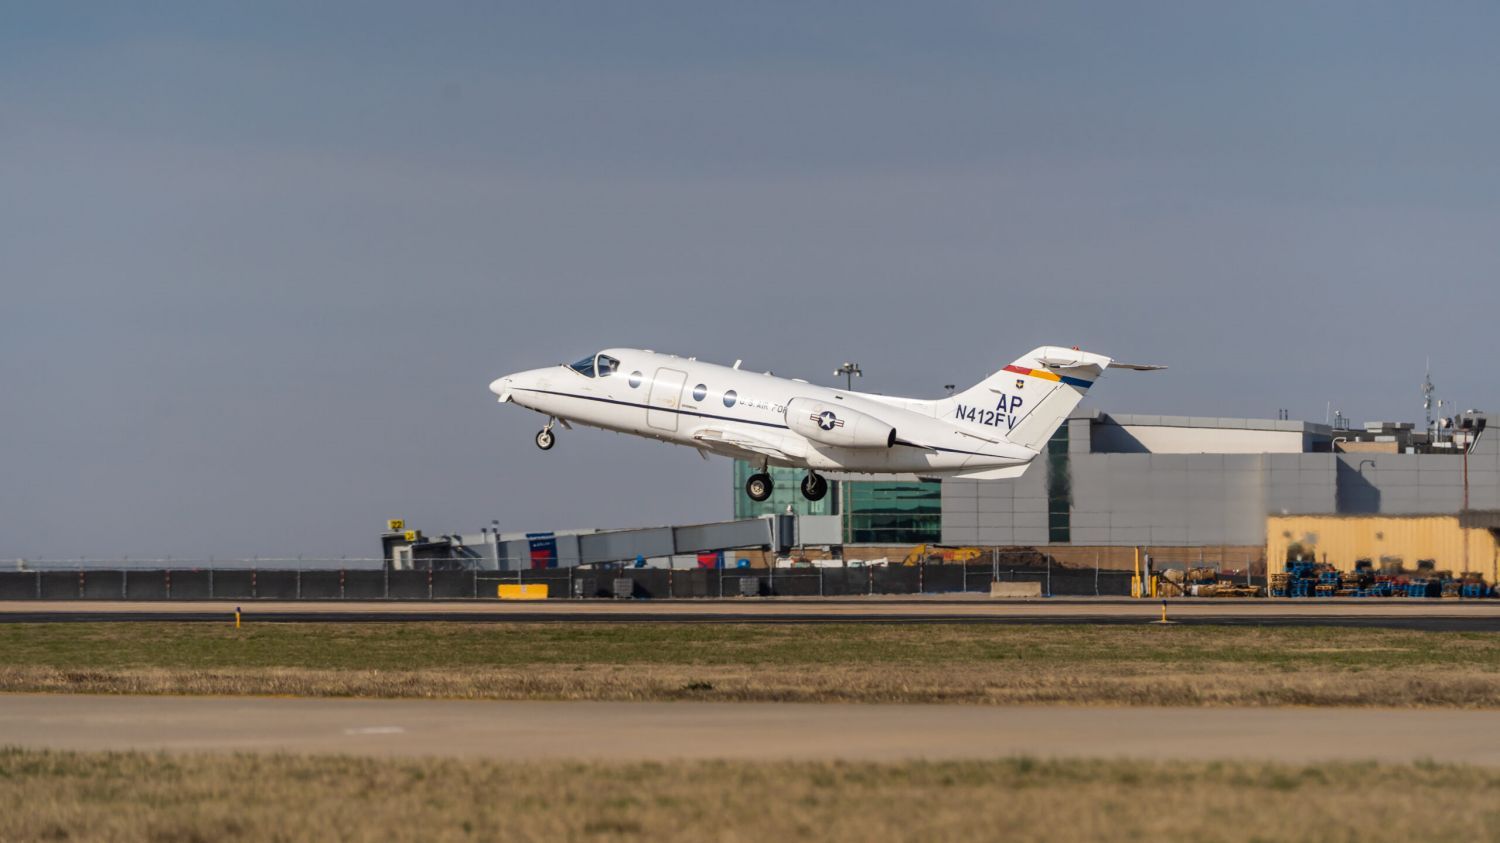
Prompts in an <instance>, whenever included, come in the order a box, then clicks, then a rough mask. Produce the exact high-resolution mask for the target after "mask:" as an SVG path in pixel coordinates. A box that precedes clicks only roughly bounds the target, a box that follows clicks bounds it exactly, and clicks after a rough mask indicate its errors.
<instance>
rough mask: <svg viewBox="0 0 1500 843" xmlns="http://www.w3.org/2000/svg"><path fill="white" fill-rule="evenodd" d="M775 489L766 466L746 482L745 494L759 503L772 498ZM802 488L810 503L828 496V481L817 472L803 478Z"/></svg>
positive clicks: (803, 494)
mask: <svg viewBox="0 0 1500 843" xmlns="http://www.w3.org/2000/svg"><path fill="white" fill-rule="evenodd" d="M775 488H776V487H775V486H774V485H773V484H772V483H771V475H770V474H768V473H767V472H766V468H765V466H761V469H760V471H759V472H757V473H755V474H752V475H750V477H749V479H747V480H746V481H745V494H747V495H749V496H750V500H752V501H756V502H757V503H758V502H760V501H764V500H766V499H767V498H769V497H771V492H772V491H774V490H775ZM801 488H802V497H804V498H807V499H808V500H810V501H820V500H822V499H823V498H825V497H827V496H828V479H827V478H826V477H824V476H823V475H821V474H819V473H817V472H816V471H809V472H808V473H807V476H805V477H803V478H802V484H801Z"/></svg>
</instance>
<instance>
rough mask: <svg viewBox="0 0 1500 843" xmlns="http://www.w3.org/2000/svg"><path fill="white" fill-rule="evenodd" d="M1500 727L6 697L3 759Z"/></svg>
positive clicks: (1132, 716)
mask: <svg viewBox="0 0 1500 843" xmlns="http://www.w3.org/2000/svg"><path fill="white" fill-rule="evenodd" d="M1497 736H1500V711H1426V710H1413V711H1400V710H1387V709H1367V708H1353V709H1277V708H1269V709H1212V708H1082V707H1080V708H1071V707H1030V706H1021V707H990V706H939V705H845V704H827V705H821V704H788V703H771V704H758V703H692V702H673V703H609V702H566V703H560V702H473V701H443V700H359V699H282V698H259V697H249V698H233V697H227V698H226V697H145V696H135V697H132V696H52V695H25V694H23V695H7V696H0V745H11V746H21V747H30V748H52V749H73V750H125V749H137V750H165V751H173V752H187V751H207V750H213V751H251V752H273V751H285V752H296V753H347V754H355V755H375V756H398V757H400V756H428V755H435V756H454V757H486V758H502V759H511V760H532V759H582V760H608V761H625V760H659V761H669V760H675V759H709V758H724V759H746V760H773V759H791V760H797V759H803V760H812V759H817V760H825V759H846V760H874V761H894V760H905V759H933V760H939V759H980V758H997V757H1005V756H1014V755H1028V756H1034V757H1038V758H1048V757H1105V758H1115V757H1129V758H1161V759H1167V758H1171V759H1200V760H1206V759H1252V760H1266V761H1287V762H1314V761H1331V760H1378V761H1393V762H1409V761H1418V760H1424V759H1431V760H1435V761H1443V762H1457V763H1467V764H1481V765H1488V766H1500V737H1497Z"/></svg>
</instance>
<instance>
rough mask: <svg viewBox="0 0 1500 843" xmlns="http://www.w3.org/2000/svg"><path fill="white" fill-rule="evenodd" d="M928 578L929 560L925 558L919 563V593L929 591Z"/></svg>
mask: <svg viewBox="0 0 1500 843" xmlns="http://www.w3.org/2000/svg"><path fill="white" fill-rule="evenodd" d="M926 578H927V560H925V559H924V560H922V561H921V562H918V563H917V593H918V594H926V593H927V584H926Z"/></svg>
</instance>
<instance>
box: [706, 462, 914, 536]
mask: <svg viewBox="0 0 1500 843" xmlns="http://www.w3.org/2000/svg"><path fill="white" fill-rule="evenodd" d="M754 473H755V468H754V466H752V465H751V464H750V463H747V462H745V461H744V460H735V461H734V517H735V518H756V517H759V516H762V515H772V514H776V515H780V514H783V513H785V512H786V508H787V506H791V508H792V512H794V513H796V514H798V515H839V514H843V516H844V541H845V542H847V543H849V544H893V545H899V544H922V543H936V542H939V541H941V540H942V537H943V493H942V485H941V484H939V483H917V482H905V481H889V482H886V481H880V482H875V481H857V482H844V483H835V482H832V481H829V489H828V496H827V497H825V498H823V499H822V500H820V501H810V500H808V499H806V498H804V497H802V490H801V489H800V488H799V486H800V484H801V483H802V476H803V474H805V472H804V471H803V470H802V469H800V468H776V467H774V466H773V467H772V468H771V483H772V484H773V486H774V488H773V490H772V492H771V497H770V498H768V499H767V500H764V501H762V502H760V503H756V502H755V501H752V500H750V497H749V496H748V495H746V494H745V481H746V480H748V479H749V478H750V475H751V474H754ZM841 499H842V500H843V501H844V503H845V504H846V505H844V506H842V507H841V506H840V501H841Z"/></svg>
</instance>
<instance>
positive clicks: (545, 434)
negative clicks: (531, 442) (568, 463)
mask: <svg viewBox="0 0 1500 843" xmlns="http://www.w3.org/2000/svg"><path fill="white" fill-rule="evenodd" d="M555 444H557V437H555V436H553V435H552V431H550V430H546V429H543V430H540V431H538V432H537V434H536V446H537V447H538V448H541V449H542V450H543V451H550V450H552V446H553V445H555Z"/></svg>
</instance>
